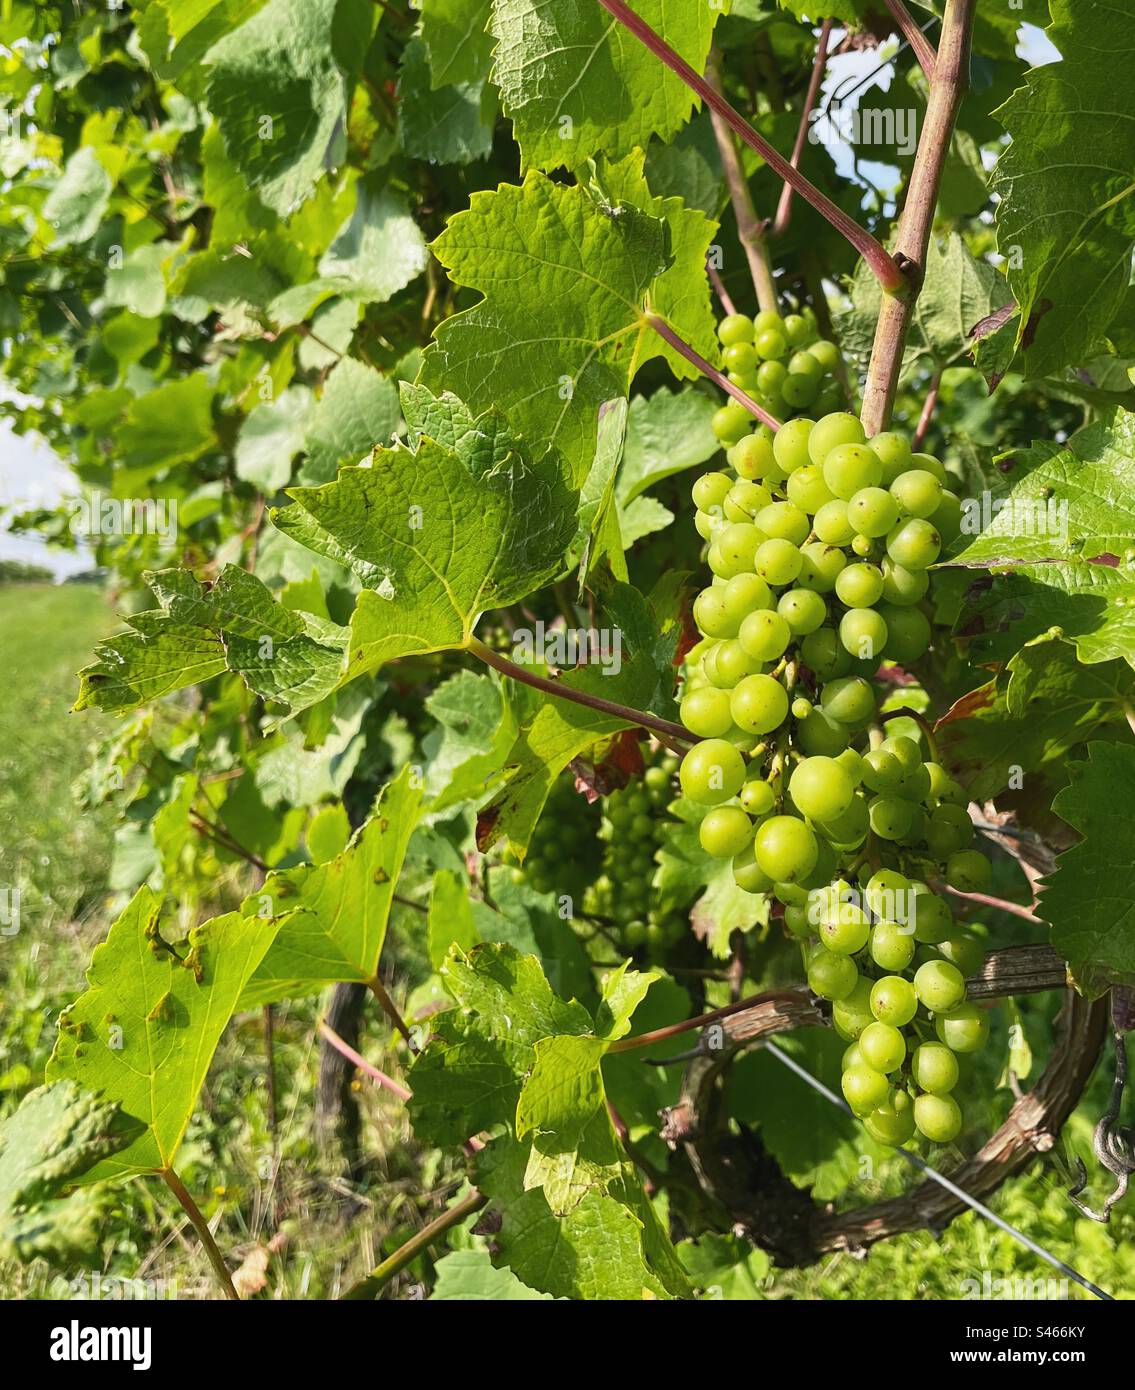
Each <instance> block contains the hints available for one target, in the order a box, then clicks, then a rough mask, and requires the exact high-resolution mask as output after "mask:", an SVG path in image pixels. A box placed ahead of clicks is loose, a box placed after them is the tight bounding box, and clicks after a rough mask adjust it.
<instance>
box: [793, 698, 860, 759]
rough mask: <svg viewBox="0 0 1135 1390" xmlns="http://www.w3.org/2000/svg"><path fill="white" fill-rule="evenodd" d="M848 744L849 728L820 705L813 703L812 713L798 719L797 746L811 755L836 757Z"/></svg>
mask: <svg viewBox="0 0 1135 1390" xmlns="http://www.w3.org/2000/svg"><path fill="white" fill-rule="evenodd" d="M847 744H848V732H847V729H846V728H845V727H844V726H843V725H842V724H841V723H840V722H839V720H838V719H836V718H834V717H833V716H832V715H830V714H829V713H828V712H827V710H825V709H821V708H820V707H819V706H816V705H813V707H812V712H811V714H809V715H808V716H807V717H806V718H804V719H799V718H798V719H797V721H796V746H797V747H798V748H799V749H800V751H801V752H802V753H806V754H808V756H809V757H829V758H834V757H835V756H836V755H837V754H838V753H842V752H843V750H844V749H845V748H846V747H847Z"/></svg>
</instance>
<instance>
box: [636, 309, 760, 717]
mask: <svg viewBox="0 0 1135 1390" xmlns="http://www.w3.org/2000/svg"><path fill="white" fill-rule="evenodd" d="M646 322H647V324H648V325H649V326H650V327H651V328H653V329H654V331H655V333H657V334H658V336H659V337H660V338H663V339H665V341H666V342H668V343H669V344H670V346H671V347H672V348H673V349H674V351H675V352H677V353H678V354H679V355H680V356H682V357H684V358H685V359H686V361H687V362H689V363H691V365H693V366H695V367H696V368H697V369H698V371H699V372H701V373H702V375H703V376H706V377H708V378H709V379H710V381H712V382H714V383H715V384H716V385H717V386H720V387H721V389H722V390H723V391H725V392H726V393H727V394H728V395H730V396H732V397H733V399H734V400H735V401H737V402H738V403H739V404H741V405H743V406H744V407H745V409H746V410H747V411H748V412H749V414H750V415H755V416H756V417H757V419H758V420H759V421H760V422H761V424H762V425H768V427H769V429H771V430H778V429H780V421H779V420H778V419H777V418H776V416H775V415H770V414H769V412H768V411H767V410H766V409H765V408H764V406H761V405H758V404H757V403H756V401H755V400H753V398H752V396H747V395H746V394H745V392H744V391H742V390H741V388H740V387H739V386H734V385H733V383H732V382H731V381H730V380H729V378H728V377H727V376H726V375H725V373H724V372H719V371H718V370H717V368H716V367H713V366H711V365H710V364H709V363H708V362H707V361H706V360H705V358H704V357H703V356H702V355H701V353H700V352H698V351H697V350H696V349H694V348H692V347H691V346H690V345H689V343H687V342H686V340H685V338H683V337H681V336H680V335H679V334H677V333H675V332H674V330H673V329H672V328H671V327H670V325H669V324H668V323H667V322H666V320H665V319H664V318H662V317H660V316H659V315H658V314H647V316H646ZM686 737H687V739H688V738H689V735H688V734H687V735H686Z"/></svg>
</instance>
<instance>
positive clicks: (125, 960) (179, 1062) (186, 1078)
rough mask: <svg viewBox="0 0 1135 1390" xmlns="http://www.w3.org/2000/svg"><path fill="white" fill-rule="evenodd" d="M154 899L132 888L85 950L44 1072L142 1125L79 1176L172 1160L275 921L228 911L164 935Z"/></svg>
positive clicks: (142, 1169)
mask: <svg viewBox="0 0 1135 1390" xmlns="http://www.w3.org/2000/svg"><path fill="white" fill-rule="evenodd" d="M160 912H161V901H160V900H159V899H158V898H156V897H155V896H154V894H153V893H152V892H151V891H150V890H149V888H145V887H143V888H140V889H139V890H138V892H137V893H136V894H135V895H134V897H133V899H132V900H131V902H130V904H129V906H128V907H127V908H126V910H125V911H124V912H123V913H122V915H121V916H120V917H119V918H118V919H117V921H115V922H114V924H113V925H112V926H111V928H110V932H109V933H108V935H107V938H106V940H105V941H104V942H103V944H102V945H101V946H97V947H96V948H95V953H94V955H93V956H92V957H91V964H90V967H89V969H88V971H87V981H88V986H89V987H88V989H87V991H86V993H84V994H81V995H80V996H79V998H78V999H77V1000H76V1001H75V1003H74V1004H72V1005H71V1006H70V1007H69V1008H68V1009H66V1010H65V1011H64V1013H63V1015H62V1017H61V1019H60V1021H59V1038H58V1041H57V1042H56V1044H55V1050H54V1052H53V1053H52V1054H51V1059H50V1061H49V1062H48V1064H47V1079H48V1080H49V1081H55V1080H58V1079H61V1078H63V1079H71V1080H74V1081H75V1082H77V1083H78V1084H79V1085H80V1086H82V1087H84V1088H86V1089H89V1090H92V1091H95V1092H97V1093H98V1094H99V1095H100V1096H102V1097H103V1098H104V1099H105V1100H107V1101H110V1102H115V1103H117V1104H118V1105H120V1106H121V1108H122V1110H123V1112H124V1114H126V1115H128V1116H130V1117H132V1118H133V1119H135V1120H137V1121H139V1122H140V1124H141V1125H142V1126H143V1130H142V1132H141V1133H140V1134H139V1136H138V1137H137V1138H136V1139H134V1140H133V1141H132V1142H131V1143H130V1144H128V1145H127V1146H126V1147H125V1148H123V1149H122V1150H120V1151H119V1152H116V1153H114V1154H108V1155H107V1156H105V1157H104V1158H102V1159H101V1161H100V1162H99V1163H98V1164H97V1165H96V1166H95V1167H94V1168H93V1169H92V1170H91V1171H90V1172H89V1173H88V1174H87V1175H86V1180H88V1181H89V1180H94V1179H98V1178H108V1177H122V1176H127V1175H130V1174H135V1173H154V1172H161V1171H163V1170H169V1169H171V1168H172V1167H173V1163H174V1159H175V1158H176V1156H177V1150H178V1147H179V1146H180V1144H181V1141H182V1139H183V1138H184V1137H185V1131H186V1128H187V1127H188V1125H189V1120H190V1118H191V1116H192V1114H193V1111H194V1108H195V1107H196V1104H197V1096H198V1094H199V1092H200V1090H201V1086H202V1083H203V1082H204V1080H205V1074H206V1072H207V1071H208V1069H209V1064H210V1062H211V1061H212V1058H213V1052H214V1050H215V1049H216V1046H217V1043H218V1042H219V1041H220V1038H221V1034H222V1033H223V1032H224V1030H225V1028H226V1026H227V1025H228V1022H229V1019H230V1018H231V1017H232V1015H233V1011H234V1010H235V1008H236V1005H237V1000H238V999H239V998H240V996H241V993H242V991H243V990H244V988H245V986H246V984H247V982H248V980H249V978H250V977H251V976H252V975H253V973H254V972H255V970H256V968H257V966H258V965H259V964H260V962H261V960H262V959H263V958H264V955H265V952H266V951H267V950H268V949H269V947H270V945H271V943H272V939H273V937H274V936H275V935H276V931H277V926H278V924H277V923H276V922H275V921H272V920H270V919H269V920H257V919H249V918H247V917H242V916H241V915H240V913H238V912H230V913H228V914H227V915H226V916H224V917H214V918H213V919H212V920H211V921H208V922H205V923H204V924H203V925H201V926H199V927H194V928H193V929H192V930H191V931H190V932H189V935H188V936H187V937H186V938H185V940H184V941H183V942H180V943H173V944H170V943H167V942H166V941H165V940H164V939H163V938H162V936H161V934H160V932H159V928H158V918H159V915H160Z"/></svg>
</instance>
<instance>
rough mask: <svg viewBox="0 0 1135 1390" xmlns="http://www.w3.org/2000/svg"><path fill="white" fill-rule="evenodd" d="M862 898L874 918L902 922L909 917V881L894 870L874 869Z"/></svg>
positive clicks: (910, 895)
mask: <svg viewBox="0 0 1135 1390" xmlns="http://www.w3.org/2000/svg"><path fill="white" fill-rule="evenodd" d="M863 896H864V897H865V898H866V900H867V906H868V907H869V908H870V909H871V911H872V912H873V913H874V914H875V916H876V917H884V918H888V919H890V920H891V921H894V922H902V921H904V920H905V918H906V917H907V916H909V910H908V909H909V907H910V900H911V897H912V893H911V886H910V880H909V879H907V878H904V877H903V875H902V874H900V873H899V872H898V871H897V870H896V869H876V870H875V872H874V873H873V874H872V875H871V877H870V878H869V879H868V880H867V887H866V888H865V889H864V894H863Z"/></svg>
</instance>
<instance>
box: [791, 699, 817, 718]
mask: <svg viewBox="0 0 1135 1390" xmlns="http://www.w3.org/2000/svg"><path fill="white" fill-rule="evenodd" d="M789 713H790V714H791V715H792V717H793V719H807V718H808V716H809V715H810V714H811V713H812V703H811V701H810V700H808V699H807V698H806V697H805V696H803V695H797V697H796V698H795V700H793V701H792V704H791V705H790V706H789Z"/></svg>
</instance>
